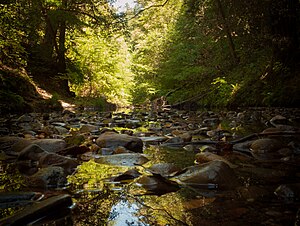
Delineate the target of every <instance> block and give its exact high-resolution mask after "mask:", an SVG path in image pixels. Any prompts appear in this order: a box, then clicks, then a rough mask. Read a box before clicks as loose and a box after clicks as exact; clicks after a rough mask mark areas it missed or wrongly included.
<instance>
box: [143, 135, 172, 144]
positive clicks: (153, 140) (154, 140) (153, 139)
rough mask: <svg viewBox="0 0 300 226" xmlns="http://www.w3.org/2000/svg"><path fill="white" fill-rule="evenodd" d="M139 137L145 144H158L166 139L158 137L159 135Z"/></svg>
mask: <svg viewBox="0 0 300 226" xmlns="http://www.w3.org/2000/svg"><path fill="white" fill-rule="evenodd" d="M139 138H140V139H141V140H142V141H143V142H145V143H147V144H159V143H162V142H164V141H166V140H167V139H168V138H167V137H159V136H150V137H139Z"/></svg>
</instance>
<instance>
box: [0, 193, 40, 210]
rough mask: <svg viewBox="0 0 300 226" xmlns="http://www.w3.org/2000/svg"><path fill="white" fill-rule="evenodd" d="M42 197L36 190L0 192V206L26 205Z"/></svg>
mask: <svg viewBox="0 0 300 226" xmlns="http://www.w3.org/2000/svg"><path fill="white" fill-rule="evenodd" d="M42 197H43V195H42V194H41V193H38V192H0V208H12V207H17V206H24V205H28V204H31V203H32V202H33V201H35V200H38V199H40V198H42Z"/></svg>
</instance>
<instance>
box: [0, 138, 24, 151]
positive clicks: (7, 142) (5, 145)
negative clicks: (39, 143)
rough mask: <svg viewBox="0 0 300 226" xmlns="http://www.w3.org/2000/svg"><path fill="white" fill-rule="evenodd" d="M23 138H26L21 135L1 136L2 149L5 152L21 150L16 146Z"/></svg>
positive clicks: (0, 146)
mask: <svg viewBox="0 0 300 226" xmlns="http://www.w3.org/2000/svg"><path fill="white" fill-rule="evenodd" d="M23 140H25V139H24V138H20V137H11V136H6V137H0V150H1V151H4V152H5V153H9V152H10V153H12V152H17V151H19V150H16V149H15V148H14V146H16V145H17V144H18V143H19V142H20V141H23Z"/></svg>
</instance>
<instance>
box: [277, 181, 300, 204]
mask: <svg viewBox="0 0 300 226" xmlns="http://www.w3.org/2000/svg"><path fill="white" fill-rule="evenodd" d="M274 194H275V195H276V196H277V197H278V198H280V199H283V200H284V201H286V202H290V201H298V200H299V199H300V183H297V184H282V185H280V186H279V187H277V188H276V190H275V192H274Z"/></svg>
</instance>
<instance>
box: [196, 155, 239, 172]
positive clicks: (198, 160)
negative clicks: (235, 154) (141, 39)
mask: <svg viewBox="0 0 300 226" xmlns="http://www.w3.org/2000/svg"><path fill="white" fill-rule="evenodd" d="M214 160H219V161H223V162H225V163H226V164H227V165H228V166H229V167H230V168H236V167H237V165H234V164H232V163H231V162H229V161H228V160H226V159H225V158H223V157H222V156H219V155H216V154H213V153H211V152H201V153H197V154H196V156H195V161H196V163H199V164H202V163H206V162H211V161H214Z"/></svg>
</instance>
